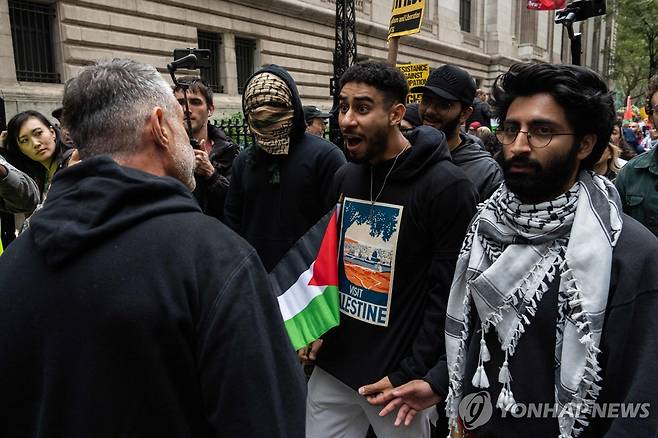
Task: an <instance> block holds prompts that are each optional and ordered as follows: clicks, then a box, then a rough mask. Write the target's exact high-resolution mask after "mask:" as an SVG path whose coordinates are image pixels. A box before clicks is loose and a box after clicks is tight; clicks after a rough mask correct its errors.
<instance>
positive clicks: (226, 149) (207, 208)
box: [192, 123, 240, 220]
mask: <svg viewBox="0 0 658 438" xmlns="http://www.w3.org/2000/svg"><path fill="white" fill-rule="evenodd" d="M208 139H209V140H210V141H212V142H213V145H212V149H211V150H210V154H209V155H208V158H209V159H210V163H211V164H212V166H213V167H214V168H215V172H213V174H212V175H210V177H209V178H202V177H200V176H198V175H195V176H194V179H195V180H196V188H195V189H194V192H192V193H193V194H194V197H195V198H196V200H197V201H198V202H199V205H200V206H201V210H202V211H203V212H204V213H205V214H207V215H210V216H212V217H216V218H217V219H219V220H223V219H224V202H225V201H226V193H227V192H228V186H229V181H230V180H231V168H232V167H233V160H235V157H237V156H238V153H239V152H240V148H239V147H238V146H237V145H236V144H235V143H234V142H233V140H231V139H230V138H229V137H227V136H226V134H225V133H224V131H222V130H221V128H218V127H217V126H215V125H213V124H211V123H208Z"/></svg>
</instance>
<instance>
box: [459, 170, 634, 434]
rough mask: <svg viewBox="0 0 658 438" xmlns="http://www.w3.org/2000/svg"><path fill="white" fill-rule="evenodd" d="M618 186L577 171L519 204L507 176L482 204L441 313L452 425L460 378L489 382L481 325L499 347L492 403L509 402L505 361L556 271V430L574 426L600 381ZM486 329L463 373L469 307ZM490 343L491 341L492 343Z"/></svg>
mask: <svg viewBox="0 0 658 438" xmlns="http://www.w3.org/2000/svg"><path fill="white" fill-rule="evenodd" d="M620 205H621V204H620V200H619V194H618V193H617V191H616V189H615V188H614V186H612V184H611V183H610V182H609V181H608V180H607V179H605V178H603V177H600V176H597V175H594V174H593V173H591V172H586V171H581V173H580V174H579V178H578V182H577V183H576V184H575V185H574V186H573V187H572V188H571V190H569V191H568V192H566V193H564V194H563V195H561V196H559V197H558V198H556V199H554V200H552V201H549V202H545V203H541V204H537V205H528V204H523V203H521V202H520V201H519V199H518V198H517V197H516V195H514V194H513V193H511V192H510V191H509V190H508V189H507V187H505V185H504V184H503V185H502V186H501V187H500V188H499V189H498V190H497V191H496V192H495V193H494V194H493V195H492V196H491V198H489V200H487V202H486V203H484V204H482V205H481V206H480V209H479V212H478V214H477V216H476V217H475V218H474V220H473V222H472V224H471V227H470V229H469V232H468V233H467V235H466V239H465V241H464V245H463V247H462V250H461V252H460V255H459V258H458V260H457V267H456V271H455V277H454V280H453V283H452V287H451V289H450V298H449V300H448V311H447V317H446V353H447V360H448V374H449V378H450V385H449V392H448V397H447V398H446V411H447V415H448V417H449V422H450V426H451V427H453V428H454V427H456V425H457V416H458V406H459V402H460V401H461V399H462V397H463V395H464V394H463V393H462V388H463V379H464V378H470V379H472V384H473V386H474V387H476V388H487V387H489V377H488V376H487V375H486V372H485V369H484V366H483V363H484V362H487V361H488V360H490V354H489V350H488V346H487V345H486V342H485V338H484V334H485V333H487V332H488V331H489V330H495V331H496V334H497V338H498V341H499V342H500V345H499V346H498V347H499V348H500V349H501V350H503V351H504V352H505V361H504V362H503V364H502V366H501V367H500V372H499V374H498V380H499V382H500V383H501V384H502V390H501V393H500V394H499V396H498V399H497V403H496V407H497V408H499V409H503V410H506V411H510V410H512V409H514V405H515V404H516V402H515V400H514V395H513V385H512V377H511V375H510V372H509V367H508V361H511V360H513V356H514V353H515V348H516V345H517V343H518V341H519V339H520V338H521V336H523V333H524V332H525V326H527V325H528V324H530V323H531V321H532V318H533V317H534V315H535V312H536V310H537V304H538V303H539V301H540V300H541V299H542V296H543V294H544V293H545V292H547V291H548V288H549V286H548V285H549V284H550V283H551V281H553V278H554V277H555V276H556V275H559V277H560V281H559V291H558V321H556V334H557V337H556V345H555V365H556V366H555V370H556V371H555V396H556V403H557V404H558V406H559V408H560V410H559V413H558V423H559V429H560V438H570V437H575V436H578V434H579V433H580V432H581V431H582V430H583V427H585V426H587V424H588V421H587V414H588V413H590V412H591V409H592V407H593V405H594V403H595V401H596V398H597V397H598V393H599V391H600V389H601V386H600V383H601V382H600V376H599V372H600V370H601V368H600V367H599V365H598V360H597V354H598V353H599V352H600V350H599V348H598V346H599V342H600V340H601V331H602V327H603V318H604V315H605V309H606V305H607V301H608V292H609V283H610V269H611V265H612V250H613V248H614V246H615V244H616V243H617V239H618V237H619V233H620V231H621V227H622V220H621V214H620V210H621V208H620ZM473 306H475V310H476V311H477V313H478V315H479V317H480V321H481V329H482V338H481V340H480V356H479V362H478V366H477V368H476V372H475V375H474V376H465V375H464V369H465V363H464V361H465V358H466V349H467V344H466V341H467V339H468V337H469V329H470V326H469V321H470V320H471V318H472V315H471V309H472V307H473ZM489 347H492V348H493V347H494V346H489Z"/></svg>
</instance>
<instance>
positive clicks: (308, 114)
mask: <svg viewBox="0 0 658 438" xmlns="http://www.w3.org/2000/svg"><path fill="white" fill-rule="evenodd" d="M329 117H331V114H329V113H323V112H322V111H320V108H318V107H317V106H312V105H309V106H305V107H304V120H306V123H308V122H310V121H311V120H313V119H328V118H329Z"/></svg>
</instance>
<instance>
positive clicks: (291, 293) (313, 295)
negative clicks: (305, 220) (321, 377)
mask: <svg viewBox="0 0 658 438" xmlns="http://www.w3.org/2000/svg"><path fill="white" fill-rule="evenodd" d="M337 213H338V207H336V208H335V209H332V210H331V211H330V212H329V213H327V214H326V215H325V216H324V217H323V218H322V219H320V221H319V222H318V223H317V224H315V225H314V226H313V227H312V228H311V229H310V230H309V231H308V232H307V233H306V234H305V235H304V236H303V237H302V238H301V239H299V240H298V241H297V243H295V246H293V247H292V248H291V249H290V251H288V253H287V254H286V255H285V256H284V257H283V259H281V261H280V262H279V263H278V264H277V265H276V267H275V268H274V270H272V272H271V273H270V280H271V281H272V283H273V285H274V288H275V289H274V290H276V291H278V294H279V296H278V301H279V308H280V309H281V315H282V316H283V321H284V324H285V326H286V330H287V331H288V336H290V340H291V342H292V345H293V347H294V348H295V350H299V349H300V348H302V347H304V346H306V345H308V344H309V343H311V342H313V341H315V340H316V339H318V338H320V336H322V335H323V334H324V333H326V332H327V331H328V330H329V329H330V328H332V327H335V326H337V325H338V322H339V314H340V313H339V302H338V224H337V221H338V219H337V216H338V214H337Z"/></svg>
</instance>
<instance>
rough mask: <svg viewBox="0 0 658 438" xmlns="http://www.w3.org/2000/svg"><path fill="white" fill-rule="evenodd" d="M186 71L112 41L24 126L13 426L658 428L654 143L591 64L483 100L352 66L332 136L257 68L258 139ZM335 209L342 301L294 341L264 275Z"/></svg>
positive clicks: (455, 84) (535, 77)
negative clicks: (119, 48)
mask: <svg viewBox="0 0 658 438" xmlns="http://www.w3.org/2000/svg"><path fill="white" fill-rule="evenodd" d="M181 80H182V81H185V82H186V83H187V84H188V85H189V88H188V90H187V91H186V93H185V94H184V93H183V92H182V89H181V88H180V87H174V88H173V89H172V87H171V86H170V85H168V84H167V83H166V81H164V79H163V78H162V76H161V75H160V74H159V73H158V71H157V70H156V69H155V68H154V67H152V66H149V65H145V64H142V63H138V62H135V61H130V60H112V61H99V62H98V63H96V64H95V65H92V66H88V67H85V68H84V69H83V70H82V72H81V73H80V74H79V75H78V76H76V77H74V78H72V79H70V80H69V81H68V82H67V83H66V85H65V87H64V96H63V100H62V108H61V113H58V114H57V116H58V117H57V118H58V119H59V120H61V124H60V125H61V126H57V125H56V124H54V123H52V122H51V121H50V120H48V118H47V117H45V116H44V115H42V114H41V113H39V112H36V111H25V112H22V113H19V114H17V115H15V116H14V117H12V118H11V120H10V121H9V122H8V124H7V131H6V132H3V134H2V146H3V147H2V148H1V149H0V152H1V154H2V156H1V157H0V211H2V212H4V213H7V214H11V215H13V214H15V213H24V214H26V216H27V218H28V219H27V220H26V221H25V222H24V223H23V224H22V225H21V224H17V225H18V226H16V225H14V224H12V225H11V226H12V229H11V232H10V233H9V234H12V237H14V236H15V235H16V234H17V233H14V229H13V227H16V229H18V230H19V233H18V237H17V238H16V239H15V240H14V241H13V242H11V244H10V245H8V246H7V247H5V248H4V253H2V255H1V256H0V284H2V288H1V290H0V314H2V315H3V318H2V319H1V320H0V410H2V412H3V413H4V414H5V416H6V418H7V419H8V420H7V421H5V422H3V423H2V424H0V435H2V436H7V437H10V436H53V437H54V436H57V437H60V436H66V437H87V436H94V437H103V436H108V437H110V436H111V437H116V436H180V437H188V436H190V437H191V436H194V437H220V436H230V437H233V436H235V437H308V438H331V437H345V438H352V437H354V438H364V437H366V436H376V437H379V438H397V437H413V438H429V437H435V436H445V433H446V432H448V433H450V434H451V436H452V437H461V438H485V437H492V438H498V437H500V438H502V437H521V436H527V434H528V431H532V433H533V434H535V435H537V436H541V437H560V438H563V437H564V438H566V437H592V438H594V437H597V438H600V437H618V436H654V435H655V434H656V433H658V413H657V412H656V409H658V384H656V382H655V379H654V377H653V373H652V368H653V365H654V364H655V363H656V361H658V340H656V337H655V336H654V333H653V327H654V322H655V315H656V314H657V313H658V270H657V269H655V264H654V263H655V260H656V259H657V258H658V239H657V238H656V236H658V223H657V220H658V156H656V153H655V150H656V148H655V142H652V141H653V140H650V141H648V142H644V143H641V144H643V145H644V146H643V148H646V151H645V152H642V151H640V150H633V148H632V146H630V144H629V143H628V140H627V139H626V135H625V129H626V128H625V127H624V126H622V125H621V124H620V122H619V121H618V118H617V114H616V112H615V109H614V101H613V94H612V93H611V91H610V90H609V89H608V87H607V85H606V83H605V81H604V80H603V79H602V78H601V77H600V76H599V75H598V74H597V73H595V72H593V71H591V70H589V69H587V68H585V67H579V66H571V65H553V64H532V63H528V64H524V63H521V64H515V65H513V66H512V67H511V68H510V69H509V71H507V72H506V73H504V74H502V75H501V76H500V77H498V78H497V79H496V81H495V83H494V84H493V87H492V90H491V96H488V94H487V93H486V92H485V91H484V90H482V89H478V88H477V86H476V82H475V80H474V79H473V77H472V76H471V75H470V74H469V73H468V72H467V71H466V70H464V69H463V68H460V67H458V66H455V65H444V66H442V67H439V68H436V69H434V70H432V72H431V73H430V75H429V78H428V80H427V82H426V83H425V85H423V86H420V87H415V88H412V89H411V90H410V89H409V87H408V85H407V82H406V81H405V79H404V77H403V76H402V74H401V73H400V71H399V70H398V69H396V68H395V67H393V66H391V65H389V64H387V63H384V62H379V61H364V62H360V63H357V64H355V65H353V66H351V67H350V68H349V69H348V70H347V71H346V72H345V73H344V75H343V76H342V77H341V79H340V84H339V90H340V97H339V104H338V106H337V107H336V108H334V109H333V111H335V115H336V116H337V118H338V122H339V126H340V131H341V135H342V139H343V144H344V148H343V149H342V150H341V149H340V148H339V147H337V146H336V145H334V144H333V143H331V142H330V141H328V140H327V139H325V138H324V133H325V130H326V120H327V119H328V118H329V117H330V116H331V114H330V113H328V112H323V111H322V110H321V109H320V108H318V107H316V106H310V105H306V106H304V105H303V104H302V100H301V98H300V95H299V92H298V90H297V85H296V83H295V80H294V79H293V77H292V75H291V74H290V73H289V72H287V71H286V70H285V69H283V68H282V67H279V66H276V65H269V66H265V67H263V68H261V69H259V70H258V71H257V72H255V73H254V74H253V75H252V76H251V77H250V78H249V79H248V81H247V83H246V85H245V88H244V93H243V96H242V109H243V113H244V118H245V120H246V122H247V125H248V127H249V131H250V133H251V134H252V135H253V137H254V139H255V144H254V145H253V146H249V147H240V146H239V145H237V144H236V143H235V142H234V141H233V140H232V139H231V138H229V137H228V136H227V135H226V134H225V133H224V132H223V131H222V130H221V129H219V128H218V127H216V126H215V125H213V124H212V123H211V118H212V115H213V113H214V111H215V106H214V100H213V94H212V90H211V89H210V87H208V85H207V84H205V83H204V81H202V80H201V79H200V78H198V77H185V78H181ZM409 92H412V93H419V94H421V95H422V98H421V100H420V102H419V103H417V104H405V103H406V98H407V95H408V93H409ZM646 108H647V113H648V114H649V115H650V117H651V122H652V123H653V126H658V113H657V112H656V110H657V109H658V77H656V78H654V79H652V80H651V81H650V83H649V84H648V88H647V102H646ZM186 118H187V119H188V121H189V125H190V126H191V132H189V133H188V132H187V131H186V128H185V126H186V123H185V119H186ZM492 120H494V121H495V123H494V124H492V123H491V122H492ZM629 129H632V127H629ZM650 132H653V133H654V134H650V138H655V137H656V135H655V129H653V130H652V131H650ZM191 139H194V140H196V142H195V143H197V144H198V145H199V147H198V148H195V149H193V148H192V146H191V145H190V140H191ZM639 152H642V153H639ZM634 154H636V156H633V155H634ZM337 204H338V205H340V206H341V208H340V211H341V217H340V220H339V227H340V239H339V245H338V254H336V258H337V260H338V278H339V284H338V286H339V289H340V292H339V296H340V300H339V303H338V305H339V306H340V312H341V316H340V324H339V325H338V326H337V327H335V328H333V329H331V330H330V331H328V332H327V333H326V334H324V335H323V336H322V337H321V339H317V340H315V341H313V342H312V343H311V344H309V345H308V346H306V347H304V348H302V349H301V350H299V351H297V352H295V351H294V350H293V348H292V346H291V344H290V341H289V339H288V337H287V334H286V329H285V326H284V322H283V320H282V317H281V313H280V311H279V305H278V302H277V295H279V294H280V293H281V292H282V291H278V290H276V289H275V286H274V283H273V282H272V281H271V280H270V278H269V276H268V274H269V273H270V272H271V271H272V270H273V269H274V268H275V267H276V266H277V264H278V263H279V262H280V261H281V260H282V258H283V257H284V256H285V255H286V254H287V253H288V251H290V249H291V248H292V247H293V246H294V245H295V243H296V242H297V241H298V240H299V239H300V238H301V237H302V236H304V235H305V234H306V232H307V231H308V230H309V229H311V228H312V227H313V226H314V225H315V224H316V223H317V222H318V221H319V220H320V219H321V218H323V217H324V216H325V214H326V213H327V212H328V211H330V210H332V209H333V208H335V206H336V205H337ZM4 224H5V222H3V226H4ZM6 231H7V230H5V234H7V233H6ZM0 251H2V247H1V246H0ZM657 328H658V326H657ZM302 364H307V365H308V364H313V365H314V366H313V367H312V368H311V369H310V370H309V369H308V368H307V371H308V373H307V375H306V378H305V376H304V369H303V368H302ZM532 406H549V407H550V409H548V410H546V409H544V410H541V409H540V411H541V412H543V414H541V415H540V414H536V415H531V414H530V413H531V412H537V411H536V410H534V409H533V408H532ZM609 406H623V407H628V408H627V409H624V410H623V412H624V414H623V415H622V414H621V410H619V412H617V411H615V412H616V413H615V414H613V413H611V411H610V410H609V408H608V407H609ZM636 407H637V408H636ZM521 412H523V413H521ZM629 412H630V413H633V412H634V413H633V414H629Z"/></svg>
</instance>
